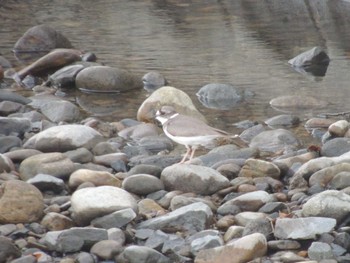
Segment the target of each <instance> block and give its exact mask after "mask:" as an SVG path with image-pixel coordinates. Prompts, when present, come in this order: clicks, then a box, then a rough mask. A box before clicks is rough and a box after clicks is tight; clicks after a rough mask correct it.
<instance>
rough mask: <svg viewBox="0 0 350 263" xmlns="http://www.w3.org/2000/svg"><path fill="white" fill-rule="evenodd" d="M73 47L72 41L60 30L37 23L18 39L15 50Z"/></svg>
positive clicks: (29, 50) (35, 50) (47, 49)
mask: <svg viewBox="0 0 350 263" xmlns="http://www.w3.org/2000/svg"><path fill="white" fill-rule="evenodd" d="M33 40H34V41H33ZM71 47H72V44H71V43H70V41H69V40H68V39H67V38H66V37H65V36H63V35H62V33H60V32H59V31H56V30H55V29H53V28H52V27H50V26H47V25H37V26H34V27H31V28H29V29H28V30H27V31H26V32H25V33H24V34H23V36H22V37H21V38H20V39H18V40H17V42H16V44H15V46H14V50H15V51H16V52H38V51H44V52H45V51H49V50H52V49H55V48H71Z"/></svg>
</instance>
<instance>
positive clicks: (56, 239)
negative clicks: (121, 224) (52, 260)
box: [40, 227, 108, 253]
mask: <svg viewBox="0 0 350 263" xmlns="http://www.w3.org/2000/svg"><path fill="white" fill-rule="evenodd" d="M107 239H108V234H107V230H105V229H100V228H93V227H84V228H82V227H73V228H71V229H67V230H63V231H49V232H47V233H46V234H45V236H44V237H43V238H42V239H41V240H40V243H42V244H44V245H46V246H47V247H48V248H49V249H50V250H51V251H57V252H61V253H73V252H78V251H81V249H82V248H85V249H89V248H91V246H92V245H94V244H95V243H97V242H99V241H101V240H107Z"/></svg>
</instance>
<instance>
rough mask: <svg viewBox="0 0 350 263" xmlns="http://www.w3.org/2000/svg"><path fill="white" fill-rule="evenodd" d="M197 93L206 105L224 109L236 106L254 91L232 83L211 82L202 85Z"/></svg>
mask: <svg viewBox="0 0 350 263" xmlns="http://www.w3.org/2000/svg"><path fill="white" fill-rule="evenodd" d="M196 95H197V97H198V100H199V101H200V102H201V103H202V104H203V105H204V106H205V107H207V108H213V109H222V110H224V109H230V108H234V107H235V106H237V105H238V104H239V103H241V102H242V101H244V99H245V98H246V97H247V98H249V97H252V96H253V93H252V92H249V91H247V90H245V89H243V88H238V87H234V86H232V85H230V84H220V83H211V84H207V85H205V86H203V87H201V88H200V89H199V91H198V92H197V93H196Z"/></svg>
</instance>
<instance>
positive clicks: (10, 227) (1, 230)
mask: <svg viewBox="0 0 350 263" xmlns="http://www.w3.org/2000/svg"><path fill="white" fill-rule="evenodd" d="M15 230H17V227H16V225H15V224H4V225H1V226H0V235H1V236H8V235H9V234H11V233H12V232H13V231H15Z"/></svg>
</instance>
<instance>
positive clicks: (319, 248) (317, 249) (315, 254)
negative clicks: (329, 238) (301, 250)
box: [307, 242, 334, 262]
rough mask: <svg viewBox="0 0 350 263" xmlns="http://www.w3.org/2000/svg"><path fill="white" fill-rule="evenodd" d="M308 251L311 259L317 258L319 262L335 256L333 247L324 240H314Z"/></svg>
mask: <svg viewBox="0 0 350 263" xmlns="http://www.w3.org/2000/svg"><path fill="white" fill-rule="evenodd" d="M307 253H308V255H309V258H310V259H312V260H317V261H318V262H320V261H321V260H323V259H333V258H334V255H333V252H332V247H331V246H330V245H329V244H327V243H323V242H312V244H311V246H310V247H309V248H308V250H307Z"/></svg>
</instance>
